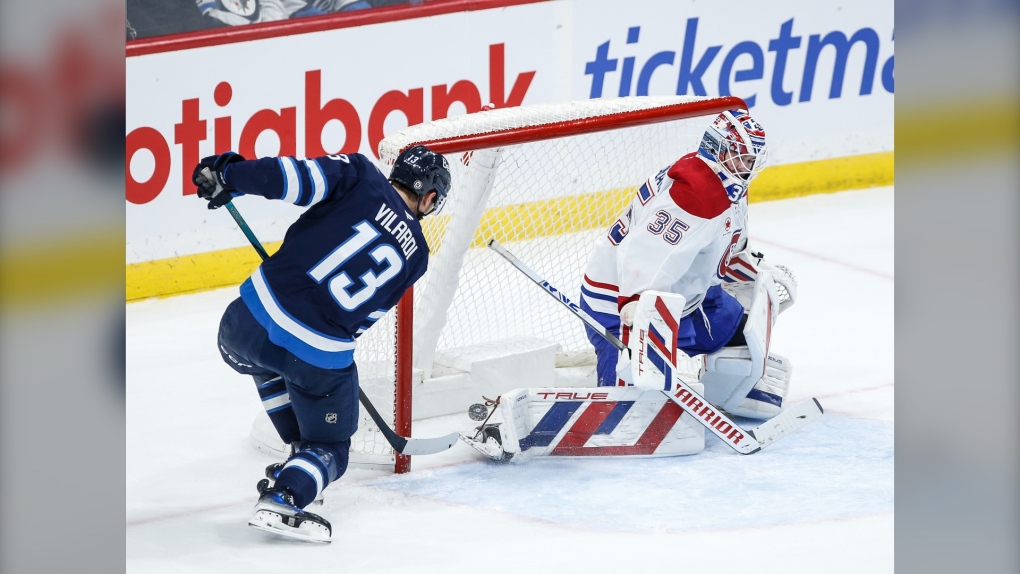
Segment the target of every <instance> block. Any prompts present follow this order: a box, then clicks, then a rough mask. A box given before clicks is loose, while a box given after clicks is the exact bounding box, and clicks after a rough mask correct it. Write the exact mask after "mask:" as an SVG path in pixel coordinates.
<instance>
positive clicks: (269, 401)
mask: <svg viewBox="0 0 1020 574" xmlns="http://www.w3.org/2000/svg"><path fill="white" fill-rule="evenodd" d="M289 405H290V393H288V392H283V393H280V394H279V395H273V396H271V397H266V398H264V399H262V406H263V407H265V408H266V412H269V413H271V412H274V411H278V410H280V409H282V408H284V407H286V406H289Z"/></svg>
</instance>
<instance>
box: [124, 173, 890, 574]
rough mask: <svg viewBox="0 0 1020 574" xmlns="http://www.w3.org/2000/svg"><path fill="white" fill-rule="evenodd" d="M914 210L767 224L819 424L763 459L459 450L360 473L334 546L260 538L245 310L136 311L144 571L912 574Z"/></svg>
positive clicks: (873, 196)
mask: <svg viewBox="0 0 1020 574" xmlns="http://www.w3.org/2000/svg"><path fill="white" fill-rule="evenodd" d="M893 197H894V196H893V190H892V188H879V189H874V190H864V191H853V192H845V193H839V194H832V195H820V196H812V197H806V198H799V199H792V200H786V201H777V202H769V203H759V204H752V205H751V208H750V209H751V215H750V217H751V219H750V235H751V242H752V245H753V246H755V247H756V248H758V249H760V250H761V251H763V252H764V253H765V254H766V257H767V258H768V259H769V260H770V261H773V262H775V263H782V264H784V265H787V266H788V267H790V268H791V269H792V270H793V272H794V274H795V275H796V276H797V279H798V282H799V291H800V293H799V298H798V301H797V303H796V305H794V306H793V307H792V308H791V309H790V310H789V311H788V312H786V313H784V314H783V316H782V317H781V318H780V319H779V321H778V323H777V327H776V329H775V331H774V332H773V333H774V338H773V347H772V348H773V350H774V351H775V352H778V353H780V354H783V355H785V356H787V357H789V358H790V359H791V360H792V361H793V364H794V375H793V388H792V393H791V397H790V400H791V401H792V402H798V401H801V400H805V399H807V398H808V397H810V396H815V397H818V398H819V400H820V402H821V403H822V405H823V406H824V407H825V409H826V414H825V415H824V416H823V417H822V418H821V419H820V420H818V421H816V422H814V423H812V424H811V425H809V426H807V427H805V428H804V429H802V430H800V431H798V432H797V433H794V434H793V435H790V436H788V437H786V438H784V439H783V440H781V441H780V442H778V443H776V444H774V445H772V446H770V447H769V448H768V449H766V450H764V451H762V452H760V453H758V454H755V455H751V456H740V455H737V454H736V453H734V452H733V451H732V450H730V449H729V448H728V447H726V446H725V445H723V444H722V443H721V442H719V441H718V440H717V439H716V438H715V437H713V436H711V435H709V436H708V437H707V438H706V441H707V445H708V446H707V449H706V451H705V452H704V453H701V454H698V455H693V456H687V457H677V458H667V459H632V460H592V459H547V460H539V461H533V462H531V463H528V464H524V465H508V466H499V465H495V464H491V463H487V462H484V461H480V460H479V459H478V458H477V456H478V455H477V453H475V452H474V451H473V450H471V449H470V448H468V447H467V446H466V445H463V444H458V445H456V446H455V447H454V448H453V449H451V450H450V451H448V452H446V453H442V454H440V455H434V456H428V457H424V456H423V457H415V459H414V461H413V470H412V472H411V473H410V474H408V475H402V476H396V475H392V474H382V473H377V472H371V471H364V470H352V471H350V472H349V473H348V474H347V475H346V476H344V477H343V478H342V479H341V480H340V481H339V482H337V483H335V484H333V485H332V486H331V487H330V488H329V489H327V490H326V492H325V499H326V502H325V504H324V505H323V506H322V507H321V508H318V509H314V510H313V512H316V513H317V514H321V515H323V516H325V517H326V518H327V519H329V520H330V521H331V522H332V524H333V543H332V544H331V545H328V546H316V545H310V544H302V543H297V542H293V541H289V540H285V539H277V538H273V537H272V536H270V535H267V534H265V533H262V532H259V531H256V530H254V529H252V528H249V527H248V526H247V524H246V523H247V520H248V517H249V516H250V512H251V507H252V506H253V505H254V503H255V483H256V482H257V481H258V479H259V478H260V477H261V473H262V470H263V468H264V467H265V465H267V464H269V463H270V462H272V461H273V459H271V458H269V457H267V456H265V455H262V454H260V453H258V452H256V451H255V450H254V449H252V448H251V447H250V446H249V444H248V431H249V429H250V427H251V422H252V419H253V418H254V415H255V413H257V412H258V410H259V409H260V408H261V406H260V403H259V400H258V397H257V395H256V393H255V392H254V389H253V388H252V385H251V382H250V381H249V380H248V379H246V378H245V377H241V376H240V375H237V374H235V373H234V372H233V371H231V370H230V369H229V368H228V367H227V366H226V365H224V364H223V363H222V361H221V360H220V358H219V354H218V352H217V350H216V346H215V340H216V327H217V324H218V322H219V317H220V314H221V313H222V311H223V309H224V307H225V306H226V304H227V303H228V302H229V301H231V300H232V299H233V298H234V297H236V293H237V292H236V289H224V290H219V291H213V292H208V293H202V294H197V295H190V296H182V297H175V298H171V299H164V300H153V301H146V302H142V303H135V304H131V305H128V307H127V329H128V339H127V346H128V362H127V375H128V387H127V392H128V396H127V408H128V412H127V425H128V441H127V453H126V454H127V500H126V503H127V517H126V519H127V566H128V572H132V573H150V572H174V573H180V572H189V573H204V572H209V573H213V572H215V573H221V572H231V571H233V572H252V573H254V572H274V573H279V572H286V571H311V570H314V571H330V572H366V573H371V574H377V573H383V572H436V573H459V572H513V573H515V574H520V573H522V572H580V571H584V572H619V571H628V572H653V571H673V570H675V571H695V572H701V571H708V570H713V571H724V572H725V571H747V572H756V573H760V572H855V573H856V572H891V571H892V569H893ZM748 424H749V426H752V425H754V424H755V423H753V422H750V421H749V422H748ZM471 426H472V422H471V421H470V420H469V419H468V417H467V416H466V413H465V414H464V415H454V416H448V417H441V418H437V419H431V420H425V421H416V422H415V427H414V434H415V435H416V436H436V435H439V434H443V433H446V432H450V431H452V430H467V429H468V428H470V427H471Z"/></svg>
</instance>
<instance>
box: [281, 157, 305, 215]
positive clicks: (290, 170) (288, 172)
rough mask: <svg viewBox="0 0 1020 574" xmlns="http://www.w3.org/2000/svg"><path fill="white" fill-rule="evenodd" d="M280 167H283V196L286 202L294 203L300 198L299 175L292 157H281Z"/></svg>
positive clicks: (282, 198)
mask: <svg viewBox="0 0 1020 574" xmlns="http://www.w3.org/2000/svg"><path fill="white" fill-rule="evenodd" d="M280 167H281V168H282V169H283V197H281V198H280V199H281V200H282V201H286V202H287V203H294V204H296V203H297V202H298V200H300V199H301V176H300V175H299V174H298V171H297V163H296V162H295V161H294V158H290V157H281V158H280Z"/></svg>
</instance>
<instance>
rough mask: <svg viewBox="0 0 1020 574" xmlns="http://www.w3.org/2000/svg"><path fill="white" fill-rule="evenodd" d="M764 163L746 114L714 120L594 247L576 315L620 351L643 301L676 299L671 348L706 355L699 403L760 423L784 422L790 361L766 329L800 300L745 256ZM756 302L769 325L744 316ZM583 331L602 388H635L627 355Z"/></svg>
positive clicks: (785, 275) (785, 281) (783, 274)
mask: <svg viewBox="0 0 1020 574" xmlns="http://www.w3.org/2000/svg"><path fill="white" fill-rule="evenodd" d="M766 158H767V148H766V145H765V131H764V130H763V129H762V127H761V126H760V125H759V124H758V123H757V122H756V121H755V120H754V119H753V118H752V117H751V116H750V114H749V113H748V112H747V111H746V110H730V111H726V112H723V113H722V114H720V115H719V116H718V117H717V118H716V119H715V121H714V122H713V123H712V124H711V126H709V128H708V129H707V130H706V131H705V134H704V137H703V138H702V141H701V145H700V146H699V149H698V151H697V152H692V153H689V154H687V155H685V156H683V157H681V158H680V159H679V160H678V161H677V162H676V163H674V164H673V165H670V166H666V167H665V168H663V169H662V170H661V171H659V172H658V173H657V174H655V175H653V176H652V177H651V178H650V179H649V180H647V181H646V182H644V184H642V185H641V187H640V188H639V189H638V191H637V193H636V195H635V197H634V199H633V201H632V202H631V204H630V206H629V207H628V208H627V210H626V212H625V213H624V214H623V215H621V216H620V218H619V219H618V220H617V221H616V222H615V223H614V224H613V225H612V227H611V228H610V229H609V230H608V232H607V233H606V235H604V236H603V237H601V238H599V240H598V241H597V243H596V245H595V249H594V252H593V253H592V256H591V259H590V260H589V262H588V266H587V268H586V270H585V276H584V280H583V283H582V286H581V308H582V309H583V310H584V311H585V312H587V313H588V314H589V315H591V317H593V318H594V319H595V320H596V321H598V322H599V323H600V324H602V325H603V326H604V327H606V329H607V331H609V332H611V333H613V334H616V335H618V336H619V337H620V339H621V340H622V341H623V342H624V343H628V338H629V335H630V325H631V322H632V320H633V315H634V310H635V308H636V306H637V302H638V300H639V298H640V297H641V294H642V293H644V292H646V291H656V292H663V293H667V294H676V295H679V296H681V297H682V299H680V298H679V297H677V301H678V302H680V304H681V307H682V312H680V313H678V315H679V316H678V317H676V318H675V320H676V325H675V329H674V331H675V344H671V343H674V341H668V342H667V343H666V345H667V346H669V347H672V348H673V349H679V350H682V351H683V352H684V353H686V354H687V355H689V356H692V357H693V356H697V355H705V356H706V365H705V373H704V375H703V377H702V383H703V384H704V385H705V397H706V399H708V400H709V401H710V402H712V403H713V404H715V405H716V406H718V407H721V408H723V409H724V410H726V411H729V412H730V413H732V414H736V415H741V416H748V417H754V418H761V419H766V418H770V417H772V416H774V415H776V414H778V413H779V411H780V409H781V407H782V402H783V398H784V397H785V395H786V392H787V390H788V387H789V376H790V373H791V370H790V362H789V361H788V360H787V359H784V358H783V357H780V356H778V355H776V354H774V353H769V351H768V345H769V338H770V335H771V327H772V322H774V320H775V317H776V316H777V315H778V313H779V311H781V310H785V308H787V307H788V306H789V305H791V304H792V303H793V298H794V297H796V282H795V281H794V279H793V276H792V275H790V274H789V272H787V271H786V269H785V268H782V267H774V266H771V265H768V264H767V263H765V262H764V261H763V259H762V257H761V255H760V254H755V253H752V252H751V251H750V250H749V249H748V234H747V188H748V185H749V184H750V183H751V181H752V180H753V179H754V178H755V177H756V176H757V175H758V174H759V173H760V172H761V171H762V169H763V168H764V167H765V163H766ZM756 280H757V282H758V283H759V285H758V289H755V284H756ZM762 280H764V281H762ZM762 283H765V285H762ZM723 285H726V286H727V288H726V289H723V287H722V286H723ZM731 293H732V294H731ZM756 293H761V294H762V295H761V296H762V298H763V299H765V300H766V301H767V302H768V307H769V313H768V318H769V320H768V321H767V322H765V324H764V325H762V324H761V323H762V322H755V324H754V325H749V324H748V321H747V320H746V317H745V309H747V308H750V306H751V303H752V301H751V299H752V298H753V297H755V296H756ZM621 325H622V329H621ZM587 331H588V339H589V340H590V341H591V343H592V344H593V345H594V346H595V350H596V354H597V357H598V379H599V381H598V382H599V385H600V386H618V385H628V384H633V383H634V381H632V380H631V373H630V371H631V369H630V366H629V360H627V359H626V358H624V359H623V360H620V357H621V356H622V357H626V355H625V354H624V355H621V354H620V353H619V352H618V351H617V349H616V348H615V347H613V346H612V345H610V344H609V343H608V342H607V341H605V340H604V339H603V338H602V337H601V336H600V335H598V334H597V333H595V332H594V331H592V330H591V329H587ZM621 331H622V332H621ZM748 339H753V340H751V341H749V340H748ZM755 363H757V368H755V367H756V366H755ZM761 363H765V364H764V368H762V365H761ZM755 373H762V374H757V375H756V374H755Z"/></svg>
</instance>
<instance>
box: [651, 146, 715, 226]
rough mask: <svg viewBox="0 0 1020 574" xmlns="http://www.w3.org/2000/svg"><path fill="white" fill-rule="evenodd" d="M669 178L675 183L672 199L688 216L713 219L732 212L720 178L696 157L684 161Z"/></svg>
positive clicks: (672, 167)
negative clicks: (729, 211) (726, 212)
mask: <svg viewBox="0 0 1020 574" xmlns="http://www.w3.org/2000/svg"><path fill="white" fill-rule="evenodd" d="M666 175H667V176H669V178H670V179H671V180H672V183H671V184H670V186H669V196H670V198H671V199H672V200H673V203H675V204H676V205H677V206H678V207H680V209H683V210H684V211H686V212H687V213H690V214H691V215H694V216H695V217H701V218H703V219H713V218H715V217H718V216H719V215H721V214H722V213H723V212H725V211H726V210H727V209H729V208H730V200H729V197H728V196H727V195H726V190H725V189H723V186H722V182H721V181H720V180H719V175H718V174H716V173H715V171H714V170H712V168H711V167H709V166H708V164H707V163H705V162H704V161H702V160H701V158H699V157H698V154H697V153H689V154H687V155H685V156H683V157H681V158H680V159H679V160H677V162H676V163H674V164H673V165H672V166H671V167H670V168H669V170H668V171H667V172H666Z"/></svg>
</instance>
